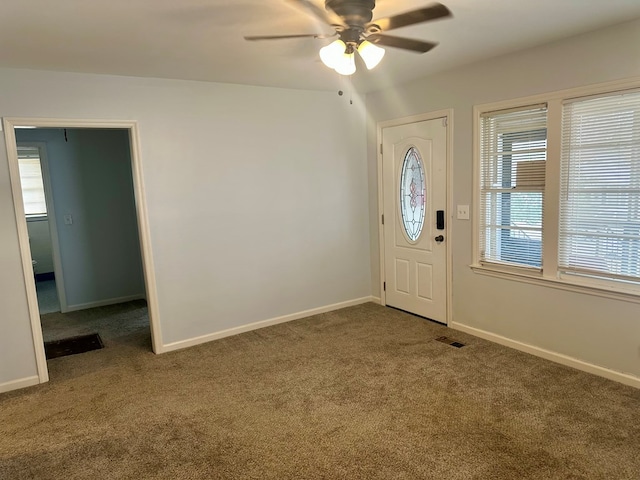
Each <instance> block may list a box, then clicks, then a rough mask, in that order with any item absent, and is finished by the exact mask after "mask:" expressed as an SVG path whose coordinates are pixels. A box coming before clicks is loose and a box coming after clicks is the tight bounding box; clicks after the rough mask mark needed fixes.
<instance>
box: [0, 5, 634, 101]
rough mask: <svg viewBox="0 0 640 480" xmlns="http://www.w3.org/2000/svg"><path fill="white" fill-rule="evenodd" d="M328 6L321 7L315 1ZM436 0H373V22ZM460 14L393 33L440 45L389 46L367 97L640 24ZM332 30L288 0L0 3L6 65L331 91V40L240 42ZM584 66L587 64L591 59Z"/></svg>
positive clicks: (609, 10)
mask: <svg viewBox="0 0 640 480" xmlns="http://www.w3.org/2000/svg"><path fill="white" fill-rule="evenodd" d="M312 1H314V2H316V3H317V4H318V5H321V6H322V1H323V0H312ZM429 3H431V2H430V1H429V0H393V1H392V0H378V1H377V5H376V9H375V10H374V20H375V18H380V17H386V16H389V15H394V14H397V13H402V12H405V11H408V10H413V9H416V8H420V7H423V6H425V5H428V4H429ZM441 3H444V4H445V5H447V6H448V7H449V9H450V10H451V11H452V13H453V15H454V16H453V18H449V19H444V20H438V21H434V22H430V23H425V24H422V25H417V26H411V27H405V28H402V29H398V30H394V31H393V32H390V33H391V34H393V35H398V36H406V37H412V38H417V39H422V40H429V41H437V42H439V43H440V45H439V46H438V47H437V48H435V49H434V50H432V51H431V52H428V53H426V54H423V55H420V54H415V53H412V52H405V51H402V50H397V49H393V48H387V55H386V56H385V58H384V59H383V61H382V63H381V64H380V66H378V67H377V68H376V69H375V70H373V71H366V70H365V69H364V68H363V66H362V65H360V68H359V69H358V72H357V73H356V74H355V75H354V76H353V77H352V81H353V85H354V86H355V88H357V89H358V90H360V91H371V90H376V89H378V88H381V87H384V86H388V85H390V84H398V83H402V82H406V81H408V80H411V79H414V78H418V77H420V76H424V75H427V74H430V73H434V72H437V71H442V70H445V69H448V68H451V67H454V66H457V65H462V64H465V63H470V62H473V61H476V60H479V59H482V58H487V57H492V56H495V55H499V54H502V53H506V52H510V51H515V50H519V49H522V48H526V47H530V46H534V45H539V44H543V43H546V42H549V41H553V40H557V39H560V38H563V37H568V36H571V35H575V34H578V33H581V32H585V31H589V30H594V29H597V28H600V27H604V26H608V25H613V24H616V23H620V22H624V21H626V20H632V19H635V18H640V0H441ZM316 32H323V33H329V32H331V29H330V28H328V27H326V26H323V25H320V24H319V23H318V22H317V21H316V20H314V19H313V18H312V17H310V16H309V15H307V14H306V13H305V12H303V11H301V10H300V9H298V8H296V7H294V6H292V5H291V4H290V3H289V2H287V1H286V0H1V2H0V66H3V67H17V68H33V69H43V70H61V71H72V72H89V73H105V74H116V75H131V76H144V77H164V78H178V79H192V80H206V81H214V82H229V83H240V84H250V85H265V86H277V87H286V88H300V89H314V90H333V89H335V88H338V87H340V88H342V87H344V86H345V80H344V78H343V77H339V76H338V75H337V74H336V73H335V72H333V71H332V70H329V69H327V68H326V67H325V66H324V65H322V63H320V61H319V58H318V50H319V49H320V48H321V47H322V46H323V45H325V44H327V43H329V42H330V41H331V40H317V39H294V40H278V41H264V42H247V41H245V40H244V39H243V36H244V35H262V34H265V35H279V34H292V33H316ZM585 61H588V59H585Z"/></svg>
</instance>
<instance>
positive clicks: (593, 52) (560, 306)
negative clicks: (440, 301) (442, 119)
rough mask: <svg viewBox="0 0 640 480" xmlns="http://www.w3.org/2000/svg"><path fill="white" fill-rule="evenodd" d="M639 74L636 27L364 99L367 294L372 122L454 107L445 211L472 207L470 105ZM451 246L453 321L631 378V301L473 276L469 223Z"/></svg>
mask: <svg viewBox="0 0 640 480" xmlns="http://www.w3.org/2000/svg"><path fill="white" fill-rule="evenodd" d="M424 61H428V57H427V56H425V60H424ZM638 75H640V21H635V22H630V23H626V24H622V25H618V26H615V27H611V28H607V29H603V30H601V31H597V32H593V33H589V34H585V35H581V36H578V37H574V38H571V39H568V40H565V41H560V42H557V43H553V44H549V45H546V46H542V47H539V48H534V49H530V50H526V51H522V52H519V53H514V54H510V55H507V56H502V57H498V58H494V59H491V60H487V61H485V62H480V63H477V64H474V65H470V66H467V67H464V68H460V69H458V70H454V71H450V72H447V73H443V74H439V75H434V76H431V77H428V78H424V79H422V80H419V81H415V82H413V83H410V84H407V85H403V86H400V87H397V88H394V89H389V90H385V91H381V92H377V93H374V94H370V95H368V96H367V99H366V103H367V111H368V113H369V115H370V118H369V120H370V121H369V129H368V158H369V185H370V191H371V196H370V207H371V208H370V211H371V217H370V221H371V245H372V248H371V262H372V282H373V283H372V285H373V289H374V295H375V294H376V293H377V291H378V282H379V275H380V267H379V261H378V259H379V256H378V255H379V253H378V252H379V245H378V234H377V232H378V230H377V229H378V218H379V217H378V215H377V178H376V175H377V173H376V161H377V160H376V139H375V136H376V132H375V124H376V122H379V121H383V120H389V119H394V118H400V117H405V116H409V115H414V114H418V113H424V112H430V111H436V110H440V109H444V108H453V109H454V145H453V156H454V157H453V204H454V205H457V204H469V205H472V204H473V198H472V108H473V105H475V104H481V103H488V102H493V101H498V100H506V99H513V98H518V97H524V96H529V95H534V94H538V93H544V92H551V91H556V90H562V89H565V88H571V87H577V86H583V85H590V84H594V83H600V82H605V81H610V80H617V79H623V78H629V77H633V76H638ZM450 240H451V241H452V242H453V247H452V251H453V320H454V322H457V323H460V324H463V325H465V326H469V327H473V328H477V329H481V330H484V331H486V332H489V333H491V334H496V335H501V336H504V337H507V338H508V339H511V340H515V341H518V342H522V343H525V344H529V345H533V346H535V347H538V348H541V349H547V350H550V351H552V352H556V353H560V354H564V355H567V356H569V357H573V358H576V359H579V360H582V361H584V362H588V363H591V364H594V365H598V366H602V367H606V368H609V369H612V370H615V371H618V372H626V373H629V374H632V375H635V376H637V377H640V305H639V304H637V303H629V302H624V301H616V300H611V299H605V298H602V297H593V296H588V295H585V294H579V293H571V292H567V291H561V290H556V289H552V288H548V287H541V286H533V285H529V284H524V283H518V282H514V281H509V280H503V279H497V278H491V277H487V276H483V275H479V274H474V273H473V272H472V271H471V269H470V268H469V267H468V265H469V264H470V263H471V254H472V251H471V250H472V232H471V222H470V221H463V220H454V222H453V230H452V236H451V239H450ZM514 312H517V313H514Z"/></svg>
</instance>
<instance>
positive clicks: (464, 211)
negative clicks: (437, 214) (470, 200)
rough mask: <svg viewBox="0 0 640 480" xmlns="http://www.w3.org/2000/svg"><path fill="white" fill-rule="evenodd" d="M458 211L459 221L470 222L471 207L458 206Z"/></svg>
mask: <svg viewBox="0 0 640 480" xmlns="http://www.w3.org/2000/svg"><path fill="white" fill-rule="evenodd" d="M457 210H458V214H457V215H456V218H457V219H458V220H469V205H458V208H457Z"/></svg>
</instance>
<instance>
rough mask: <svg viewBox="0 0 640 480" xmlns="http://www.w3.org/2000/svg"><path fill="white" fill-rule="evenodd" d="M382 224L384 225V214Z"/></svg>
mask: <svg viewBox="0 0 640 480" xmlns="http://www.w3.org/2000/svg"><path fill="white" fill-rule="evenodd" d="M382 224H383V225H384V213H383V214H382Z"/></svg>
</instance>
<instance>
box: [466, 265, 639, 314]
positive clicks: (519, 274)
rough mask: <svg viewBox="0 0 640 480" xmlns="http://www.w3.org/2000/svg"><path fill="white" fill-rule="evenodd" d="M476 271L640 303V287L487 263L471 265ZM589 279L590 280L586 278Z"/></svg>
mask: <svg viewBox="0 0 640 480" xmlns="http://www.w3.org/2000/svg"><path fill="white" fill-rule="evenodd" d="M469 267H470V268H471V270H473V272H474V273H477V274H480V275H488V276H490V277H495V278H502V279H506V280H513V281H516V282H523V283H529V284H532V285H540V286H544V287H549V288H556V289H559V290H566V291H569V292H576V293H582V294H585V295H595V296H598V297H604V298H611V299H614V300H622V301H625V302H631V303H639V304H640V289H638V290H631V289H629V290H626V289H625V290H623V289H621V288H616V287H614V286H609V285H592V284H589V285H585V284H582V283H578V282H572V281H568V280H565V279H561V278H549V277H544V276H542V274H541V273H540V272H537V271H535V272H532V271H527V270H526V269H522V270H521V269H509V268H508V267H507V268H500V267H493V266H487V265H479V264H473V265H469ZM586 281H588V280H586Z"/></svg>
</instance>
